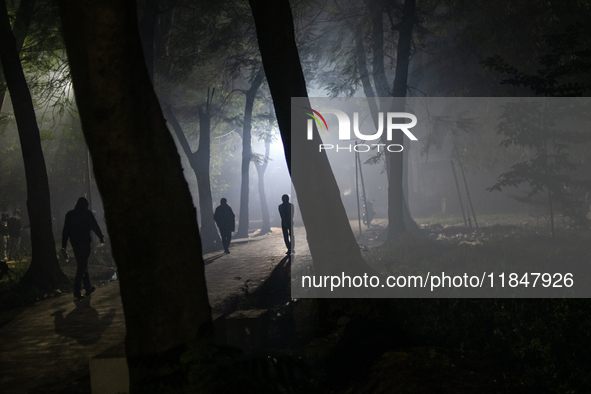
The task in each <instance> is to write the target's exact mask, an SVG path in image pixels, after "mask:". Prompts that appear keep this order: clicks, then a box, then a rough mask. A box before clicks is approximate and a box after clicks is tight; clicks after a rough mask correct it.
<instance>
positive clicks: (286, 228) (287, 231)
mask: <svg viewBox="0 0 591 394" xmlns="http://www.w3.org/2000/svg"><path fill="white" fill-rule="evenodd" d="M281 201H283V203H282V204H281V205H279V216H281V230H282V231H283V241H284V242H285V246H286V247H287V253H285V254H291V253H293V214H294V208H293V204H292V203H290V202H289V196H288V195H287V194H284V195H283V196H282V197H281Z"/></svg>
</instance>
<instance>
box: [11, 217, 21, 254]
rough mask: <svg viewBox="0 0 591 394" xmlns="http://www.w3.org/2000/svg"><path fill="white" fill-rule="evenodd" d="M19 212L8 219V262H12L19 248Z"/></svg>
mask: <svg viewBox="0 0 591 394" xmlns="http://www.w3.org/2000/svg"><path fill="white" fill-rule="evenodd" d="M20 215H21V211H20V210H18V209H17V210H15V211H14V215H13V216H11V217H9V218H8V260H14V259H15V257H16V255H17V254H18V253H19V251H20V248H21V229H22V225H21V216H20Z"/></svg>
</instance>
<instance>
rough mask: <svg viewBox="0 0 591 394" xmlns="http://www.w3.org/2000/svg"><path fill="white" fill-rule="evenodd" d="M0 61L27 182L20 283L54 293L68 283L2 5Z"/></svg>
mask: <svg viewBox="0 0 591 394" xmlns="http://www.w3.org/2000/svg"><path fill="white" fill-rule="evenodd" d="M21 46H22V43H21ZM0 61H1V62H2V69H3V72H4V76H5V77H6V83H7V86H8V90H9V92H10V95H11V98H12V106H13V109H14V116H15V118H16V123H17V126H18V135H19V140H20V144H21V150H22V153H23V162H24V166H25V176H26V181H27V211H28V213H29V221H30V228H31V248H32V256H31V265H30V267H29V269H28V271H27V273H26V274H25V276H24V277H23V283H28V284H32V285H35V286H38V287H40V288H42V289H44V290H47V289H56V288H59V287H60V286H62V285H63V284H66V283H69V280H68V278H67V277H66V276H65V275H64V273H63V272H62V270H61V268H60V266H59V263H58V260H57V255H56V251H55V240H54V238H53V229H52V222H51V201H50V194H49V181H48V179H47V169H46V167H45V158H44V157H43V150H42V148H41V138H40V136H39V128H38V126H37V119H36V116H35V109H34V108H33V100H32V98H31V93H30V92H29V88H28V86H27V81H26V80H25V74H24V72H23V68H22V66H21V63H20V60H19V56H18V49H17V44H16V41H15V38H14V35H13V34H12V31H11V30H10V22H9V20H8V12H7V9H6V3H5V2H4V1H2V2H0Z"/></svg>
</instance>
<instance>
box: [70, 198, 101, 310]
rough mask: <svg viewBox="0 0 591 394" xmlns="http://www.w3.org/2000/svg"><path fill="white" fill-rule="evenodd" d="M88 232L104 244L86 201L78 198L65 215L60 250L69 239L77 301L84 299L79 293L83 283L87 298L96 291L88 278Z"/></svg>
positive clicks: (89, 240) (89, 244) (89, 242)
mask: <svg viewBox="0 0 591 394" xmlns="http://www.w3.org/2000/svg"><path fill="white" fill-rule="evenodd" d="M90 231H93V232H94V233H95V234H96V236H97V237H98V238H99V239H100V241H101V244H104V243H105V238H104V237H103V233H102V232H101V229H100V228H99V226H98V223H97V222H96V219H95V217H94V215H93V214H92V212H90V210H89V209H88V200H87V199H86V198H84V197H80V198H79V199H78V202H76V206H75V208H74V209H73V210H71V211H70V212H68V213H67V214H66V220H65V222H64V230H63V231H62V250H64V251H65V249H66V247H67V246H68V239H69V240H70V244H71V245H72V249H73V250H74V257H75V258H76V264H77V270H76V278H75V279H74V297H76V298H78V299H82V298H84V296H83V295H82V294H81V293H80V288H81V285H82V283H84V289H85V290H86V296H89V295H90V294H91V293H92V292H93V291H95V290H96V288H95V287H94V286H92V285H91V284H90V278H89V276H88V258H89V257H90V248H91V238H90Z"/></svg>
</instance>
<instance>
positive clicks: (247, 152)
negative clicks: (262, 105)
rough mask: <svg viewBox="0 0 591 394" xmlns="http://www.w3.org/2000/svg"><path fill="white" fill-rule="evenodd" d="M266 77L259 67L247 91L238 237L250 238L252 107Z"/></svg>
mask: <svg viewBox="0 0 591 394" xmlns="http://www.w3.org/2000/svg"><path fill="white" fill-rule="evenodd" d="M264 78H265V70H264V69H263V67H261V68H260V69H259V71H258V72H257V75H256V76H255V78H254V80H253V81H252V84H251V85H250V89H248V91H247V92H246V105H245V108H244V126H243V128H242V170H241V176H242V182H241V184H240V216H239V219H238V231H236V235H235V237H236V238H248V222H249V218H248V202H249V201H248V200H249V198H248V197H249V191H250V175H249V172H250V171H249V170H250V162H251V160H252V133H251V130H252V107H253V105H254V99H255V98H256V94H257V91H258V90H259V87H260V86H261V84H262V83H263V79H264Z"/></svg>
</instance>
